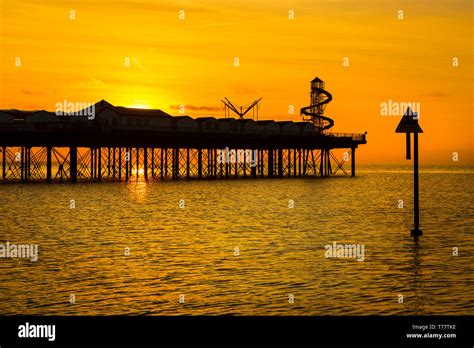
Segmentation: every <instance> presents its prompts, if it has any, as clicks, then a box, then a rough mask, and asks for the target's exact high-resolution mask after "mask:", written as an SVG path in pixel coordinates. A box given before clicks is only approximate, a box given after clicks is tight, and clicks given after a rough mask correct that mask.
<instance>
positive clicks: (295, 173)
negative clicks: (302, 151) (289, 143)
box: [293, 149, 297, 177]
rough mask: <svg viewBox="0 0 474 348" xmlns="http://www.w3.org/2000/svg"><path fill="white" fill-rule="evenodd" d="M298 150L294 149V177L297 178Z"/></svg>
mask: <svg viewBox="0 0 474 348" xmlns="http://www.w3.org/2000/svg"><path fill="white" fill-rule="evenodd" d="M296 162H297V159H296V149H293V176H294V177H296V175H297V171H296Z"/></svg>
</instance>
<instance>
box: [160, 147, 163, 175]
mask: <svg viewBox="0 0 474 348" xmlns="http://www.w3.org/2000/svg"><path fill="white" fill-rule="evenodd" d="M160 178H161V180H163V149H160Z"/></svg>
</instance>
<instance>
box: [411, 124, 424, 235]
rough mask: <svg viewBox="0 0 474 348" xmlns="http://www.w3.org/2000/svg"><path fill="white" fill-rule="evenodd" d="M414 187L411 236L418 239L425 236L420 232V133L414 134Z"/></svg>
mask: <svg viewBox="0 0 474 348" xmlns="http://www.w3.org/2000/svg"><path fill="white" fill-rule="evenodd" d="M413 186H414V195H413V198H414V202H413V206H414V220H415V221H414V222H415V228H414V229H413V230H412V231H411V235H412V236H413V237H415V240H416V239H418V236H422V235H423V231H421V230H420V207H419V197H420V195H419V185H418V132H415V133H413Z"/></svg>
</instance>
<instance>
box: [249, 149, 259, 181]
mask: <svg viewBox="0 0 474 348" xmlns="http://www.w3.org/2000/svg"><path fill="white" fill-rule="evenodd" d="M255 152H257V158H258V150H257V151H255V150H252V160H251V161H250V162H251V163H252V164H253V167H251V168H250V175H252V178H256V177H257V166H258V165H259V163H258V162H259V161H257V158H255Z"/></svg>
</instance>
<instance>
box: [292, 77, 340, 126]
mask: <svg viewBox="0 0 474 348" xmlns="http://www.w3.org/2000/svg"><path fill="white" fill-rule="evenodd" d="M331 100H332V95H331V93H329V92H328V91H326V90H325V89H324V82H323V81H322V80H321V79H320V78H319V77H316V78H314V79H313V81H311V92H310V103H311V105H310V106H305V107H304V108H301V110H300V113H301V116H302V117H303V120H305V121H310V122H311V123H312V124H313V125H314V126H315V128H316V130H317V131H318V132H322V131H324V130H326V129H329V128H331V127H332V126H334V120H332V119H331V118H329V117H326V116H324V115H323V114H324V109H325V108H326V105H327V104H328V103H329V102H330V101H331Z"/></svg>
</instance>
